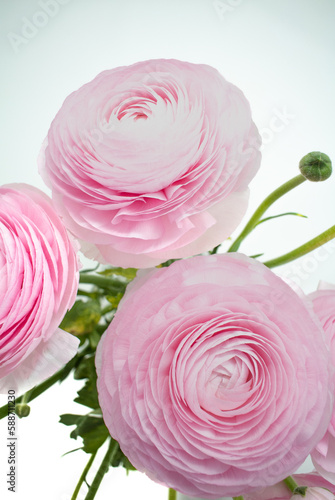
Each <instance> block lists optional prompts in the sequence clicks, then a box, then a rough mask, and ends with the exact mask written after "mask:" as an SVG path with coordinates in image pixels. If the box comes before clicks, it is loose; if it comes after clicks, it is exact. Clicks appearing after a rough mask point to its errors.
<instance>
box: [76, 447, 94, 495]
mask: <svg viewBox="0 0 335 500" xmlns="http://www.w3.org/2000/svg"><path fill="white" fill-rule="evenodd" d="M96 454H97V452H95V453H93V454H92V455H91V456H90V459H89V461H88V462H87V464H86V467H85V469H84V470H83V472H82V474H81V476H80V478H79V481H78V484H77V486H76V489H75V490H74V492H73V495H72V497H71V500H76V498H77V496H78V493H79V491H80V489H81V487H82V485H83V482H84V481H85V480H86V476H87V474H88V471H89V470H90V468H91V465H92V463H93V460H94V459H95V456H96Z"/></svg>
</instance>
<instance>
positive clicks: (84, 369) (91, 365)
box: [74, 354, 97, 380]
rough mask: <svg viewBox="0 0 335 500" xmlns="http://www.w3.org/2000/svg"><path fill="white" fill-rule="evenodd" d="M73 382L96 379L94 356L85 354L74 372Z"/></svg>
mask: <svg viewBox="0 0 335 500" xmlns="http://www.w3.org/2000/svg"><path fill="white" fill-rule="evenodd" d="M74 378H75V380H81V379H83V378H93V379H96V378H97V374H96V370H95V356H94V354H86V355H85V356H84V357H83V358H82V360H81V361H80V363H79V365H78V366H77V368H76V369H75V372H74Z"/></svg>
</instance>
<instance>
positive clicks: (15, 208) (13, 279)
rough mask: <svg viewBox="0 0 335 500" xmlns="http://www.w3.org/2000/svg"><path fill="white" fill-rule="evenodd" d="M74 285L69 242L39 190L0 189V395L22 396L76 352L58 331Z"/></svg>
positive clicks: (75, 263) (73, 254)
mask: <svg viewBox="0 0 335 500" xmlns="http://www.w3.org/2000/svg"><path fill="white" fill-rule="evenodd" d="M77 287H78V260H77V252H76V248H75V246H74V245H73V243H72V242H71V241H70V239H69V236H68V234H67V232H66V230H65V228H64V226H63V224H62V222H61V220H60V219H59V217H58V215H57V214H56V212H55V210H54V208H53V207H52V205H51V200H50V199H49V198H48V197H47V196H46V195H45V194H44V193H42V191H40V190H38V189H36V188H34V187H32V186H28V185H25V184H11V185H7V186H3V187H0V392H7V391H8V389H14V390H17V391H21V392H23V391H24V390H27V389H29V388H31V387H33V386H34V385H35V384H36V383H38V382H41V381H42V380H43V379H45V378H47V377H48V376H51V375H52V374H53V373H54V372H56V371H57V370H58V369H59V368H60V367H61V366H63V365H64V364H65V363H66V362H67V361H69V360H70V359H71V358H72V357H73V356H74V354H75V352H76V349H77V346H78V339H77V338H75V337H73V336H72V335H70V334H68V333H66V332H63V331H62V330H60V329H58V325H59V323H60V322H61V320H62V319H63V316H64V314H65V313H66V311H67V309H68V308H70V307H71V305H72V304H73V302H74V300H75V297H76V292H77Z"/></svg>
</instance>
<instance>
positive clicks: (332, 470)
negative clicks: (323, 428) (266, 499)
mask: <svg viewBox="0 0 335 500" xmlns="http://www.w3.org/2000/svg"><path fill="white" fill-rule="evenodd" d="M320 285H321V286H320V287H319V290H317V291H316V292H314V293H312V294H310V295H309V297H310V298H311V300H312V301H313V307H314V311H315V313H316V314H317V316H318V317H319V319H320V321H321V324H322V326H323V329H324V331H325V334H326V335H327V337H328V339H329V343H330V349H331V358H332V363H333V367H335V288H334V285H332V284H327V283H325V282H322V283H321V284H320ZM311 457H312V460H313V464H314V467H315V468H316V470H317V471H318V472H319V473H320V474H321V475H322V476H323V477H324V478H325V479H327V480H328V481H330V482H332V483H334V484H335V411H334V412H333V416H332V419H331V421H330V424H329V427H328V429H327V432H326V434H325V435H324V437H323V438H322V439H321V441H320V442H319V443H318V444H317V446H316V447H315V449H314V450H313V451H312V453H311Z"/></svg>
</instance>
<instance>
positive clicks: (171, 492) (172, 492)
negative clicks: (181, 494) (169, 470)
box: [168, 488, 177, 500]
mask: <svg viewBox="0 0 335 500" xmlns="http://www.w3.org/2000/svg"><path fill="white" fill-rule="evenodd" d="M176 498H177V492H176V490H174V489H173V488H169V496H168V500H176Z"/></svg>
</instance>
